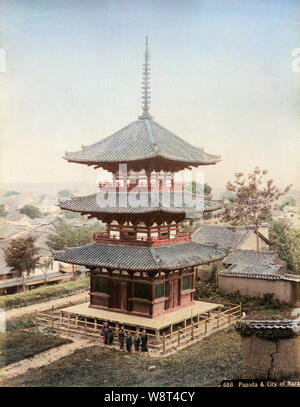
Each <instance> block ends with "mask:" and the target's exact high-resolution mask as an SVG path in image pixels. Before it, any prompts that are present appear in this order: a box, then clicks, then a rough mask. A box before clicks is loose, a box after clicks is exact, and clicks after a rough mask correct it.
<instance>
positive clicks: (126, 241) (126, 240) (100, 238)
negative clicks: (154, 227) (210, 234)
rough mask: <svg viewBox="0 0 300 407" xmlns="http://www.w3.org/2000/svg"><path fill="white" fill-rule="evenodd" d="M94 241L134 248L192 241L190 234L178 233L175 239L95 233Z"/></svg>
mask: <svg viewBox="0 0 300 407" xmlns="http://www.w3.org/2000/svg"><path fill="white" fill-rule="evenodd" d="M94 240H95V242H97V243H109V244H111V243H113V244H120V245H132V246H162V245H168V244H175V243H184V242H189V241H190V240H191V234H190V233H177V235H176V236H174V237H169V236H167V237H164V236H160V237H151V238H149V239H148V238H147V237H143V236H121V238H118V237H116V236H111V235H109V234H108V233H107V232H95V233H94Z"/></svg>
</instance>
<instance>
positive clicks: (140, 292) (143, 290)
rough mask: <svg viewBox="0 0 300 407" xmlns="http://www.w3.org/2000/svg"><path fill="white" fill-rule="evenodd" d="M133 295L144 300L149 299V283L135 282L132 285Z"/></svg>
mask: <svg viewBox="0 0 300 407" xmlns="http://www.w3.org/2000/svg"><path fill="white" fill-rule="evenodd" d="M133 296H134V298H143V299H145V300H150V285H149V284H138V283H135V284H134V285H133Z"/></svg>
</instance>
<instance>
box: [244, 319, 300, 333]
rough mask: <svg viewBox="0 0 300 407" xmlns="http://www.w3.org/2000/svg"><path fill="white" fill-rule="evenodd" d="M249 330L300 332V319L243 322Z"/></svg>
mask: <svg viewBox="0 0 300 407" xmlns="http://www.w3.org/2000/svg"><path fill="white" fill-rule="evenodd" d="M243 324H245V325H247V328H250V329H255V330H260V329H263V330H265V329H295V331H300V321H299V320H298V319H269V320H254V321H243Z"/></svg>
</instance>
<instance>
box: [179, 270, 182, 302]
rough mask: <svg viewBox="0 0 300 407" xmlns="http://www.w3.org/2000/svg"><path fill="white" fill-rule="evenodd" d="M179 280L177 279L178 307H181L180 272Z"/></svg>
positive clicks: (180, 273)
mask: <svg viewBox="0 0 300 407" xmlns="http://www.w3.org/2000/svg"><path fill="white" fill-rule="evenodd" d="M179 275H180V277H179V279H178V305H181V282H182V271H181V270H180V271H179Z"/></svg>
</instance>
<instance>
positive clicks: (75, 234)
mask: <svg viewBox="0 0 300 407" xmlns="http://www.w3.org/2000/svg"><path fill="white" fill-rule="evenodd" d="M54 228H55V231H54V233H52V234H50V235H48V240H47V245H48V246H49V247H50V248H51V249H53V250H62V249H65V248H66V247H73V246H79V245H84V244H87V243H90V242H92V241H93V233H94V232H99V231H101V230H102V229H103V226H102V225H101V224H100V223H99V222H97V223H96V224H93V225H91V226H83V227H80V228H78V227H74V226H72V225H68V224H67V223H65V222H64V221H62V220H59V221H58V222H57V223H56V224H55V225H54Z"/></svg>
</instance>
